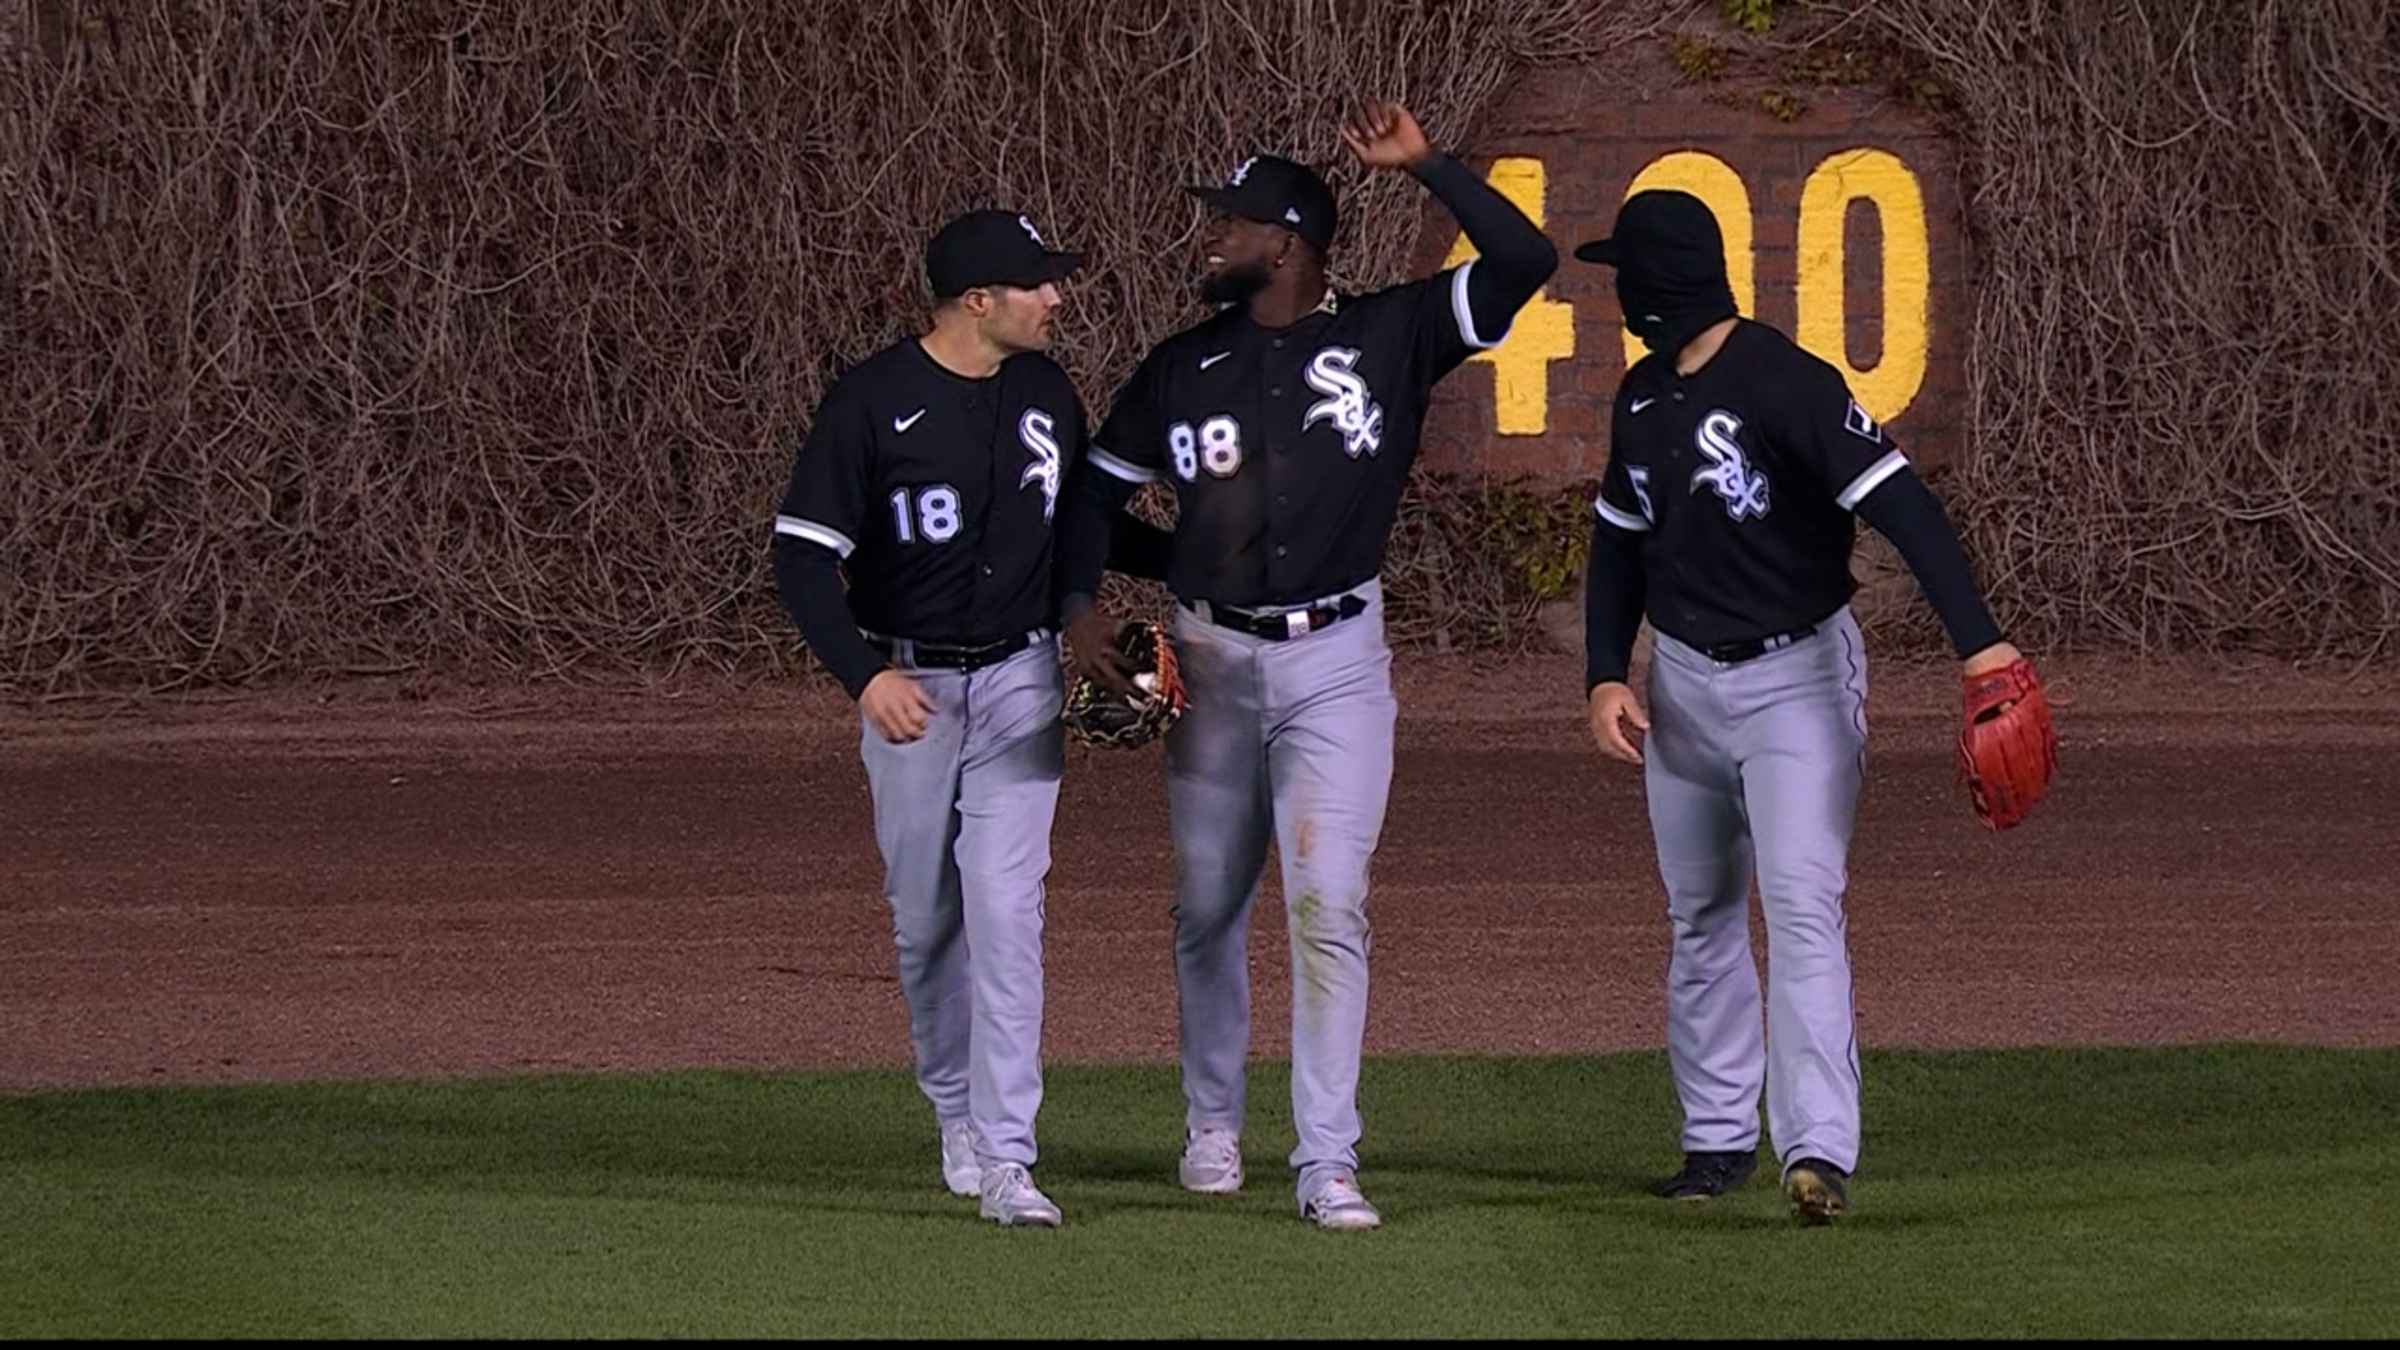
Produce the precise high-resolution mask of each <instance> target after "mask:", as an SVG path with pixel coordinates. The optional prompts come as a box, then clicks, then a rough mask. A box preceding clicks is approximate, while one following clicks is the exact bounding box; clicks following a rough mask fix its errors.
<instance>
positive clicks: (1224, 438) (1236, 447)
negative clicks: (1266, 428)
mask: <svg viewBox="0 0 2400 1350" xmlns="http://www.w3.org/2000/svg"><path fill="white" fill-rule="evenodd" d="M1167 454H1168V455H1169V456H1170V457H1171V458H1172V459H1173V460H1174V462H1175V476H1176V477H1178V478H1181V479H1182V480H1183V481H1185V482H1187V483H1189V482H1191V481H1192V480H1193V479H1195V478H1198V477H1199V476H1200V471H1201V470H1202V469H1206V470H1208V471H1209V473H1210V474H1211V475H1213V476H1214V477H1218V478H1231V477H1233V476H1234V475H1235V474H1236V473H1239V472H1240V471H1241V468H1242V424H1241V423H1239V422H1236V421H1234V420H1233V419H1232V418H1231V417H1228V416H1226V415H1225V414H1223V413H1219V414H1217V415H1216V416H1214V417H1211V418H1209V419H1207V420H1206V421H1204V422H1202V423H1201V424H1200V429H1199V431H1198V432H1194V431H1193V430H1192V424H1191V423H1189V422H1177V423H1176V424H1175V425H1173V426H1171V427H1168V428H1167Z"/></svg>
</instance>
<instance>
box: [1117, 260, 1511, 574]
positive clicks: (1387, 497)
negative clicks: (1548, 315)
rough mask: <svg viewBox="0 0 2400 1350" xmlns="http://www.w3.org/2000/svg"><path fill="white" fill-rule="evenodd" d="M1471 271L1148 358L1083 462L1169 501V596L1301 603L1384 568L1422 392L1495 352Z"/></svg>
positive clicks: (1204, 335) (1237, 312) (1227, 316)
mask: <svg viewBox="0 0 2400 1350" xmlns="http://www.w3.org/2000/svg"><path fill="white" fill-rule="evenodd" d="M1473 266H1474V264H1473V263H1472V262H1469V263H1465V264H1462V265H1461V266H1459V267H1457V268H1454V269H1450V270H1447V271H1443V272H1440V273H1437V274H1435V275H1434V276H1431V277H1428V278H1425V279H1424V280H1421V281H1416V282H1411V283H1408V284H1405V285H1400V286H1394V287H1390V288H1388V289H1386V290H1381V291H1376V292H1374V293H1372V294H1369V295H1363V296H1358V297H1354V298H1349V297H1342V296H1339V295H1337V294H1336V293H1334V292H1332V291H1328V292H1326V298H1325V302H1324V303H1323V304H1321V305H1319V306H1318V307H1317V308H1316V309H1315V310H1314V311H1312V312H1310V313H1309V314H1307V315H1306V316H1304V317H1302V318H1301V319H1300V320H1299V321H1298V322H1296V323H1293V324H1292V325H1290V326H1289V327H1285V328H1262V327H1260V326H1259V325H1258V324H1256V323H1254V322H1252V321H1251V318H1250V315H1249V311H1248V307H1247V306H1243V305H1232V306H1228V307H1226V308H1225V309H1224V310H1222V311H1220V312H1219V313H1218V314H1217V315H1216V316H1215V317H1213V318H1210V319H1208V320H1206V321H1204V322H1202V323H1199V324H1197V325H1195V326H1193V327H1191V328H1188V329H1185V330H1184V331H1183V332H1180V333H1177V334H1176V335H1174V336H1173V337H1170V338H1168V339H1167V340H1166V341H1164V342H1162V343H1160V344H1159V346H1158V347H1157V348H1156V349H1155V350H1153V351H1152V352H1151V353H1150V355H1149V357H1148V358H1147V359H1145V360H1144V361H1143V362H1142V364H1141V366H1140V368H1139V369H1137V370H1136V371H1135V372H1134V374H1133V377H1132V378H1131V379H1130V380H1129V381H1128V382H1127V384H1126V386H1125V388H1124V390H1123V391H1122V392H1121V393H1120V394H1119V395H1118V396H1117V400H1116V403H1115V406H1114V407H1112V408H1111V409H1110V411H1109V415H1108V420H1107V422H1106V423H1105V424H1104V425H1102V427H1101V428H1100V431H1099V434H1098V435H1096V436H1095V437H1094V438H1093V442H1092V449H1091V462H1092V463H1093V464H1094V465H1096V466H1098V467H1099V468H1101V469H1103V470H1105V471H1106V472H1108V473H1110V474H1112V475H1114V476H1116V477H1117V478H1120V479H1123V480H1125V481H1126V482H1129V483H1147V482H1158V481H1164V482H1166V483H1168V484H1170V485H1172V486H1173V488H1174V489H1175V495H1176V503H1177V508H1178V510H1177V517H1176V524H1175V551H1174V556H1173V560H1172V562H1171V564H1170V566H1169V569H1168V576H1167V582H1168V586H1169V587H1170V588H1171V589H1172V590H1173V591H1174V592H1175V594H1176V595H1177V596H1179V597H1181V598H1183V599H1185V600H1207V601H1210V602H1211V603H1214V604H1221V605H1234V606H1240V607H1244V608H1257V607H1265V606H1274V605H1295V604H1302V603H1306V602H1308V601H1310V600H1314V599H1317V598H1320V597H1322V596H1327V595H1331V594H1333V593H1335V592H1337V591H1341V590H1345V589H1348V588H1349V587H1352V586H1356V585H1358V584H1360V583H1362V582H1365V581H1367V580H1369V579H1370V578H1372V577H1374V576H1375V575H1376V574H1377V573H1378V572H1379V571H1380V570H1381V568H1382V566H1383V552H1384V546H1385V544H1386V542H1387V540H1388V537H1389V535H1390V533H1391V525H1392V517H1393V515H1394V513H1395V511H1396V510H1397V508H1398V506H1399V502H1400V488H1401V485H1402V483H1403V482H1405V481H1406V479H1407V477H1408V470H1409V466H1410V464H1412V463H1413V462H1414V461H1415V459H1416V455H1417V437H1418V433H1419V430H1420V428H1421V425H1422V423H1423V421H1424V416H1425V404H1426V398H1427V395H1428V393H1429V392H1430V391H1431V390H1432V388H1433V386H1434V384H1435V382H1436V381H1438V380H1440V379H1441V377H1442V376H1443V375H1445V374H1447V373H1449V372H1450V371H1451V370H1452V369H1453V368H1455V367H1456V366H1457V365H1458V364H1459V362H1461V361H1463V360H1465V359H1466V358H1467V356H1468V355H1469V354H1471V353H1472V352H1474V351H1476V350H1477V349H1479V348H1484V347H1490V346H1493V345H1495V344H1497V343H1498V342H1499V341H1500V339H1501V338H1502V337H1503V336H1505V326H1504V325H1500V324H1489V325H1487V326H1488V327H1493V328H1499V329H1500V330H1501V331H1497V332H1484V331H1479V329H1478V325H1477V321H1476V318H1475V314H1474V311H1473V310H1472V309H1471V308H1470V306H1469V304H1468V301H1467V277H1468V275H1469V270H1470V269H1471V268H1472V267H1473Z"/></svg>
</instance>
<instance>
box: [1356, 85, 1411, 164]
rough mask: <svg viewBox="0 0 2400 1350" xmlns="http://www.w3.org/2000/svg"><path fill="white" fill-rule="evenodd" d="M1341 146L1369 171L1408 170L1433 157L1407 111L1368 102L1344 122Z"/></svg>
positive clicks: (1391, 104)
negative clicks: (1346, 147) (1420, 161)
mask: <svg viewBox="0 0 2400 1350" xmlns="http://www.w3.org/2000/svg"><path fill="white" fill-rule="evenodd" d="M1342 144H1344V145H1347V146H1349V147H1350V153H1351V154H1354V155H1356V156H1358V162H1359V163H1361V164H1364V165H1366V166H1367V167H1368V168H1370V169H1405V168H1407V167H1408V166H1409V165H1411V164H1414V163H1416V162H1417V161H1418V160H1421V159H1424V158H1425V157H1426V156H1428V155H1430V154H1432V153H1433V147H1432V146H1431V145H1429V144H1427V143H1426V140H1425V133H1424V131H1423V130H1422V129H1420V128H1419V127H1418V126H1417V119H1416V118H1414V117H1412V116H1410V115H1409V112H1408V109H1406V108H1403V107H1401V106H1400V105H1399V104H1397V103H1387V102H1385V101H1383V100H1382V99H1369V100H1368V101H1367V102H1366V103H1364V104H1362V105H1360V106H1359V108H1358V109H1357V110H1356V111H1354V112H1352V113H1351V114H1350V115H1349V116H1348V117H1346V118H1344V119H1342Z"/></svg>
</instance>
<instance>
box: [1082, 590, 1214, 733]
mask: <svg viewBox="0 0 2400 1350" xmlns="http://www.w3.org/2000/svg"><path fill="white" fill-rule="evenodd" d="M1115 645H1116V649H1117V651H1118V652H1119V653H1121V654H1122V655H1124V656H1125V657H1126V658H1127V659H1128V661H1129V662H1130V664H1131V665H1132V666H1133V671H1134V674H1133V682H1134V684H1135V685H1136V686H1137V687H1139V688H1140V689H1141V690H1142V691H1143V693H1144V697H1142V698H1140V699H1128V698H1126V697H1125V696H1124V695H1123V694H1118V693H1114V692H1111V691H1110V690H1109V689H1107V688H1106V687H1105V686H1103V685H1101V684H1100V683H1099V682H1098V681H1097V680H1094V679H1093V678H1092V677H1091V676H1089V675H1084V674H1077V675H1076V676H1075V678H1074V680H1073V682H1072V683H1070V684H1069V685H1068V686H1067V704H1066V709H1065V711H1064V712H1063V713H1062V714H1061V716H1062V718H1063V720H1064V721H1065V722H1066V725H1067V732H1068V734H1069V735H1072V736H1073V737H1074V738H1075V739H1076V740H1078V741H1081V742H1083V743H1084V744H1085V745H1099V746H1108V747H1111V748H1114V749H1130V748H1132V747H1135V746H1141V745H1148V744H1149V743H1150V742H1152V741H1154V740H1157V739H1158V738H1159V737H1161V736H1164V735H1166V734H1167V729H1168V728H1170V727H1172V726H1174V725H1175V723H1176V721H1177V720H1178V719H1180V718H1181V717H1182V716H1183V707H1184V697H1183V676H1182V675H1181V674H1180V673H1179V672H1178V671H1177V669H1176V665H1175V643H1174V641H1173V640H1172V639H1170V638H1169V637H1168V636H1167V630H1166V629H1164V628H1161V627H1160V626H1158V625H1157V624H1155V623H1150V622H1148V621H1146V620H1142V619H1128V620H1126V621H1125V622H1124V623H1121V624H1119V625H1117V637H1116V644H1115Z"/></svg>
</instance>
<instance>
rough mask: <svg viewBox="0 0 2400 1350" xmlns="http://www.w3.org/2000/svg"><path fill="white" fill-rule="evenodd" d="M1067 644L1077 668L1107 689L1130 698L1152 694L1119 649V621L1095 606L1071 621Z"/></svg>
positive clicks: (1139, 697) (1068, 625)
mask: <svg viewBox="0 0 2400 1350" xmlns="http://www.w3.org/2000/svg"><path fill="white" fill-rule="evenodd" d="M1067 645H1068V646H1069V647H1070V648H1073V649H1074V654H1075V669H1076V670H1078V671H1080V672H1082V673H1083V674H1086V675H1089V676H1091V677H1092V679H1093V680H1094V681H1095V682H1097V683H1098V684H1099V686H1100V687H1101V688H1103V689H1106V690H1108V691H1109V692H1111V693H1115V694H1122V695H1124V696H1125V697H1127V698H1130V699H1137V700H1138V699H1143V698H1147V697H1149V696H1148V695H1146V694H1144V693H1143V692H1142V691H1141V689H1140V687H1139V686H1137V685H1135V684H1134V682H1133V667H1132V665H1131V664H1130V663H1129V662H1127V660H1126V659H1125V655H1124V653H1122V652H1119V651H1118V650H1117V623H1116V620H1114V619H1111V618H1109V617H1108V616H1107V615H1106V614H1103V613H1101V612H1100V607H1099V606H1098V605H1094V606H1092V607H1091V608H1090V609H1087V610H1085V611H1084V612H1083V613H1082V614H1080V615H1077V616H1076V617H1075V618H1074V619H1072V620H1069V621H1068V623H1067Z"/></svg>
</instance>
